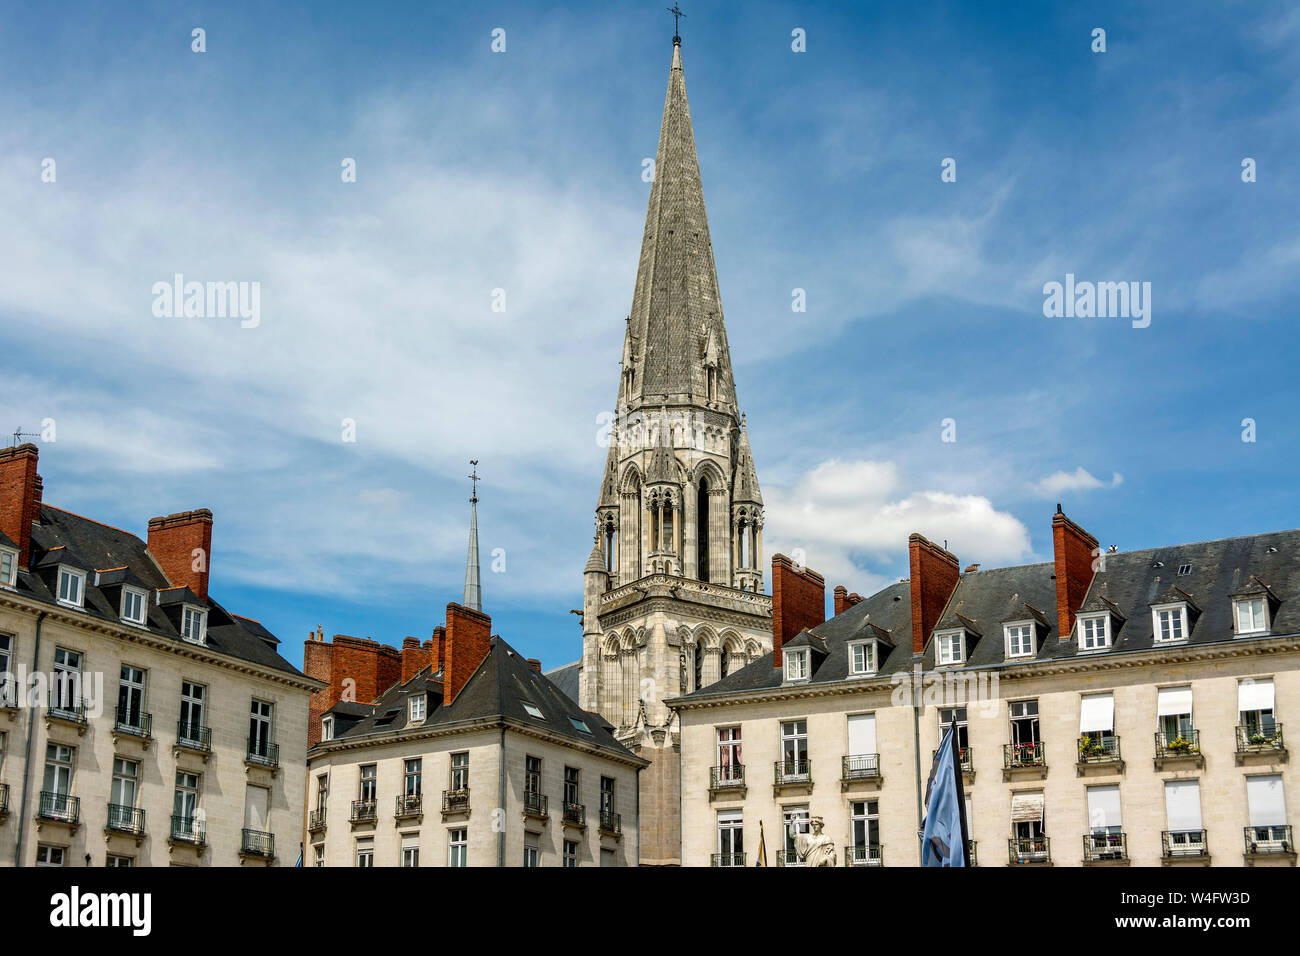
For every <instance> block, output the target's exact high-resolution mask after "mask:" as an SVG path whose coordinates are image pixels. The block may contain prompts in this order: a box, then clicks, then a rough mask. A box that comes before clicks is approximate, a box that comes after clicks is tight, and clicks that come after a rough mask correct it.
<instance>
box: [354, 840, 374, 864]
mask: <svg viewBox="0 0 1300 956" xmlns="http://www.w3.org/2000/svg"><path fill="white" fill-rule="evenodd" d="M374 865H375V838H374V837H363V838H361V839H358V840H357V866H360V867H373V866H374Z"/></svg>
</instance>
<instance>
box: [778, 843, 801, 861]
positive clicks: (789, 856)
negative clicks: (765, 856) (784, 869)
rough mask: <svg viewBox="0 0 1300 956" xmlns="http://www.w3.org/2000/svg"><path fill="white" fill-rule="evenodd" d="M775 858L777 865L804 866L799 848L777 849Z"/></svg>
mask: <svg viewBox="0 0 1300 956" xmlns="http://www.w3.org/2000/svg"><path fill="white" fill-rule="evenodd" d="M775 859H776V865H777V866H803V860H801V859H799V853H798V851H797V850H791V849H787V848H784V847H782V848H781V849H778V850H777V851H776V854H775Z"/></svg>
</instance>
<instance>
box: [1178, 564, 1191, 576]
mask: <svg viewBox="0 0 1300 956" xmlns="http://www.w3.org/2000/svg"><path fill="white" fill-rule="evenodd" d="M1178 573H1179V574H1180V575H1182V574H1191V573H1192V566H1191V565H1190V564H1180V565H1179V566H1178Z"/></svg>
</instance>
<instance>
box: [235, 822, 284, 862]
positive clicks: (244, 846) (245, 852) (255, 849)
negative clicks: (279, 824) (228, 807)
mask: <svg viewBox="0 0 1300 956" xmlns="http://www.w3.org/2000/svg"><path fill="white" fill-rule="evenodd" d="M239 858H240V859H241V860H244V859H249V858H251V859H255V860H274V859H275V834H274V833H264V832H263V831H261V830H249V829H248V828H247V827H245V828H244V830H243V834H242V836H241V838H240V841H239Z"/></svg>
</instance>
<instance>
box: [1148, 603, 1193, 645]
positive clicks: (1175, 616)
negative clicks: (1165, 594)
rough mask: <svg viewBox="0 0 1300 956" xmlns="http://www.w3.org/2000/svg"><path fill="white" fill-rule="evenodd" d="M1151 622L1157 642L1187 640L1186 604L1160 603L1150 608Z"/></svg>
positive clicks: (1168, 642) (1171, 642)
mask: <svg viewBox="0 0 1300 956" xmlns="http://www.w3.org/2000/svg"><path fill="white" fill-rule="evenodd" d="M1151 623H1152V627H1153V628H1154V629H1155V635H1156V643H1157V644H1175V643H1178V642H1179V641H1185V640H1187V605H1186V604H1162V605H1157V606H1155V607H1153V608H1152V609H1151Z"/></svg>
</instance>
